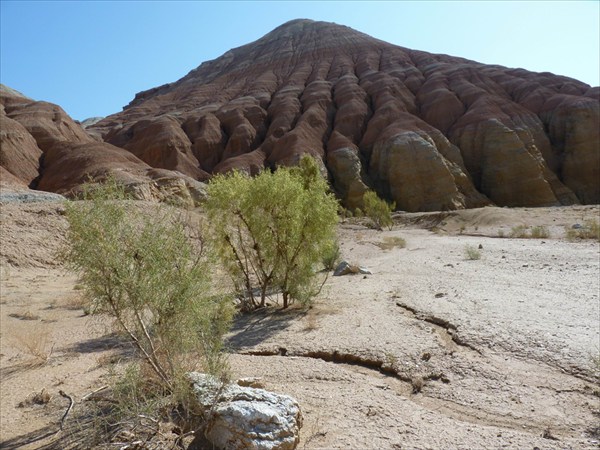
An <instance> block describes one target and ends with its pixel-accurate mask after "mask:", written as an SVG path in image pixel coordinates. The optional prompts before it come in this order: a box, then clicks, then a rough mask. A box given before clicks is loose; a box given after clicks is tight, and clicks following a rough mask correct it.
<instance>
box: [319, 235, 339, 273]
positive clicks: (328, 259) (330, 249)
mask: <svg viewBox="0 0 600 450" xmlns="http://www.w3.org/2000/svg"><path fill="white" fill-rule="evenodd" d="M340 259H341V253H340V245H339V244H338V242H337V240H334V241H331V243H330V245H329V246H327V247H326V248H325V250H324V252H323V257H322V259H321V261H322V262H323V267H324V268H325V270H327V271H332V270H334V269H335V267H336V266H337V265H338V263H339V262H340Z"/></svg>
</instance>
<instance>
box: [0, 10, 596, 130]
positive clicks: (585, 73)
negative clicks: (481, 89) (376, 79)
mask: <svg viewBox="0 0 600 450" xmlns="http://www.w3.org/2000/svg"><path fill="white" fill-rule="evenodd" d="M0 12H1V17H0V22H1V23H0V24H1V27H0V33H1V34H0V80H1V82H2V83H4V84H6V85H8V86H10V87H12V88H14V89H16V90H18V91H20V92H22V93H23V94H25V95H27V96H29V97H32V98H34V99H36V100H46V101H50V102H53V103H57V104H59V105H60V106H62V107H63V108H64V109H65V110H66V111H67V113H69V114H70V115H71V116H72V117H73V118H75V119H79V120H83V119H85V118H87V117H92V116H106V115H109V114H112V113H116V112H119V111H120V110H121V108H122V107H123V106H124V105H126V104H127V103H129V102H130V101H131V100H132V99H133V97H134V96H135V94H136V93H137V92H139V91H142V90H145V89H149V88H152V87H155V86H158V85H161V84H164V83H169V82H172V81H176V80H178V79H179V78H181V77H183V76H184V75H186V74H187V73H188V72H189V71H190V70H192V69H194V68H196V67H197V66H199V65H200V63H202V62H203V61H206V60H210V59H214V58H217V57H218V56H220V55H222V54H223V53H225V52H226V51H227V50H229V49H231V48H234V47H238V46H240V45H244V44H247V43H249V42H251V41H254V40H256V39H258V38H260V37H261V36H263V35H264V34H266V33H268V32H269V31H271V30H272V29H273V28H275V27H277V26H279V25H281V24H282V23H284V22H286V21H288V20H291V19H297V18H308V19H313V20H324V21H328V22H335V23H338V24H342V25H347V26H350V27H352V28H354V29H356V30H359V31H362V32H363V33H366V34H369V35H371V36H373V37H376V38H378V39H382V40H384V41H388V42H390V43H393V44H397V45H401V46H403V47H408V48H412V49H417V50H424V51H428V52H432V53H446V54H449V55H453V56H461V57H464V58H468V59H472V60H475V61H479V62H483V63H489V64H500V65H504V66H507V67H523V68H525V69H528V70H532V71H537V72H552V73H556V74H559V75H565V76H569V77H572V78H576V79H578V80H580V81H583V82H585V83H588V84H590V85H593V86H597V85H599V84H600V75H599V70H600V62H599V57H600V56H599V55H600V29H599V22H600V2H598V1H567V2H559V1H532V2H524V1H499V2H491V1H480V2H477V1H466V2H453V1H439V2H426V1H418V2H410V1H399V2H391V1H386V2H375V1H369V2H358V1H356V2H342V1H335V2H316V1H313V2H288V1H286V2H275V1H265V2H258V1H241V2H225V1H218V2H193V1H187V2H175V1H170V2H160V1H154V2H145V1H132V2H126V1H114V2H112V1H97V2H92V1H79V2H77V1H62V2H51V1H33V2H27V1H7V0H0Z"/></svg>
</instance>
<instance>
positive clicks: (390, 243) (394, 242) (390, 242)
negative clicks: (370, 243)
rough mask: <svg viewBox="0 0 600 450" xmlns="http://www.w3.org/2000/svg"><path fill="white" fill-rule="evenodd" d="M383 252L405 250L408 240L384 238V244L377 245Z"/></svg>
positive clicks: (392, 237)
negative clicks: (397, 249) (395, 248)
mask: <svg viewBox="0 0 600 450" xmlns="http://www.w3.org/2000/svg"><path fill="white" fill-rule="evenodd" d="M375 245H376V246H377V247H379V248H380V249H382V250H391V249H393V248H394V247H398V248H404V247H406V240H405V239H404V238H401V237H400V236H386V237H384V238H383V242H378V243H376V244H375Z"/></svg>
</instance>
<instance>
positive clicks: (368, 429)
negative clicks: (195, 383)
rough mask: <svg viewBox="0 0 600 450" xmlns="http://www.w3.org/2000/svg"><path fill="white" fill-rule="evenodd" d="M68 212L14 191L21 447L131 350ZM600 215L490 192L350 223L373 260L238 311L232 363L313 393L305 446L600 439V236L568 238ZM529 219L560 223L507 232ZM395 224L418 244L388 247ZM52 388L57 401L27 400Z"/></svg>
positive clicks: (2, 325)
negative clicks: (519, 234) (64, 265)
mask: <svg viewBox="0 0 600 450" xmlns="http://www.w3.org/2000/svg"><path fill="white" fill-rule="evenodd" d="M60 211H61V207H60V205H58V204H43V205H42V204H37V205H36V204H30V205H20V206H19V205H8V206H7V205H3V206H2V214H1V220H2V229H1V235H0V237H1V244H2V245H1V247H0V258H1V262H2V265H1V267H2V274H1V285H0V288H1V294H2V295H1V302H0V333H1V339H0V354H1V356H0V374H1V375H2V377H1V383H0V395H1V403H0V424H1V433H0V434H1V437H0V442H2V441H4V444H3V445H4V447H6V448H17V447H18V445H20V444H23V443H25V442H30V443H29V446H28V448H38V446H39V443H40V442H42V441H33V442H32V440H33V438H35V437H36V436H43V435H44V434H46V435H47V434H49V433H50V434H51V433H53V432H54V430H55V429H56V427H57V424H58V421H59V420H60V417H61V416H62V414H63V412H64V410H65V408H66V406H67V404H68V401H66V400H65V399H64V398H62V397H60V396H59V395H58V390H60V389H62V390H63V391H65V392H68V393H70V394H71V395H73V396H74V397H75V398H76V399H80V398H81V397H82V396H83V395H85V394H86V393H88V392H90V391H91V390H93V389H95V388H97V387H99V386H101V385H102V384H103V382H104V379H103V378H102V377H104V376H106V373H107V370H108V367H109V366H110V364H109V363H110V362H114V360H115V359H118V358H119V357H121V356H124V355H125V352H126V349H123V348H122V347H121V346H119V343H118V341H116V340H115V339H114V337H113V336H112V335H111V334H110V329H109V328H108V327H107V325H106V324H101V323H100V324H99V323H98V322H96V321H95V320H92V319H90V317H89V316H86V315H85V314H84V313H83V310H82V306H81V303H80V301H79V290H78V286H77V284H76V280H75V278H74V277H73V276H71V275H68V274H66V273H65V272H64V271H63V270H62V269H61V268H60V266H59V265H57V264H56V262H55V259H54V256H53V255H54V252H55V251H56V249H57V248H58V247H59V245H60V242H61V240H62V236H63V235H64V230H65V224H64V218H63V217H62V215H61V212H60ZM599 214H600V209H598V208H597V207H572V208H546V209H522V210H505V209H503V208H484V209H482V210H478V211H463V212H458V213H437V214H422V215H417V214H414V215H408V214H407V215H402V216H401V217H399V218H398V219H397V220H398V223H399V225H397V226H396V227H395V228H394V230H393V231H385V232H376V231H373V230H369V229H366V228H364V227H361V226H359V225H351V224H342V225H341V227H340V231H339V234H340V242H341V249H342V255H343V257H344V258H346V259H348V260H350V261H353V262H358V263H360V264H361V265H364V266H367V267H368V268H369V269H370V270H371V271H372V272H373V274H372V275H366V276H363V275H356V276H344V277H333V278H330V279H329V280H328V282H327V284H326V285H325V288H324V291H323V292H322V294H321V296H320V297H319V299H318V300H317V302H316V303H315V305H314V307H313V308H312V309H310V310H308V311H303V310H299V309H294V310H290V311H287V312H281V311H278V310H269V311H268V312H263V313H256V314H254V315H251V316H240V317H239V318H238V319H237V321H236V323H235V327H234V329H233V330H232V332H231V334H230V339H229V342H230V346H231V348H232V351H233V354H232V356H231V363H232V368H233V370H234V375H236V376H259V377H262V378H263V380H264V382H265V384H266V387H267V388H268V389H271V390H274V391H277V392H282V393H286V394H290V395H292V396H294V397H296V398H297V400H298V401H299V403H300V405H301V407H302V409H303V413H304V417H305V422H304V427H303V429H302V431H301V437H302V441H301V443H300V448H303V447H304V448H535V447H538V448H540V449H548V448H597V446H598V442H599V440H600V435H599V433H600V430H598V428H597V423H598V421H599V419H600V397H599V395H600V392H599V391H600V386H599V384H598V372H597V368H595V367H594V366H593V364H592V357H593V356H594V355H596V356H597V355H598V353H599V348H598V346H599V345H600V301H599V292H600V284H599V275H600V261H599V245H598V243H597V242H594V241H587V242H567V241H566V240H564V239H562V237H561V236H562V233H564V227H565V226H567V227H570V226H572V225H573V224H574V223H581V222H583V221H584V220H585V219H587V218H597V217H598V215H599ZM520 223H522V224H528V225H546V226H548V227H549V229H550V231H551V236H550V238H546V239H507V238H504V239H501V238H498V237H496V236H497V235H498V230H500V229H503V230H505V231H510V228H511V226H513V225H518V224H520ZM424 227H426V228H431V227H435V230H436V233H433V232H431V231H428V230H426V229H423V228H424ZM461 229H462V234H460V232H461ZM394 237H402V238H404V239H405V240H406V248H398V247H393V248H390V249H388V250H384V249H382V248H381V247H382V246H383V247H386V245H385V244H386V243H387V244H389V243H390V242H393V241H392V239H391V238H394ZM467 245H469V246H473V247H474V248H478V246H479V245H481V247H482V248H481V249H479V250H478V251H479V252H480V254H481V259H479V260H467V259H466V258H465V246H467ZM388 246H389V245H388ZM273 300H275V299H273ZM31 336H33V337H35V336H37V337H38V339H37V341H36V340H35V339H33V343H32V342H31V341H32V338H31ZM35 342H39V343H38V344H37V345H35ZM28 345H29V346H33V348H34V349H36V348H37V349H38V350H39V351H38V353H40V355H39V356H36V355H35V354H33V353H34V352H32V351H31V350H30V349H29V348H28ZM42 389H46V391H47V392H48V393H50V394H51V398H50V400H49V401H48V402H47V403H45V404H42V405H35V404H26V405H24V407H19V404H20V403H22V402H25V403H27V400H28V399H31V398H32V397H31V396H32V394H35V393H39V392H41V391H42ZM594 427H596V428H594ZM26 448H27V447H26Z"/></svg>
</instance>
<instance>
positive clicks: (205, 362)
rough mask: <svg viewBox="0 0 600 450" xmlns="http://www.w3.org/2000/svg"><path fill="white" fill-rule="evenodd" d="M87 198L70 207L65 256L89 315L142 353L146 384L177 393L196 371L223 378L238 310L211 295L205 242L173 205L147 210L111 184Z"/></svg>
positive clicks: (159, 392) (88, 193)
mask: <svg viewBox="0 0 600 450" xmlns="http://www.w3.org/2000/svg"><path fill="white" fill-rule="evenodd" d="M83 195H84V201H79V202H71V203H68V204H67V206H66V217H67V220H68V222H69V231H68V242H69V246H68V248H66V249H65V252H64V255H63V256H64V257H65V258H66V260H67V262H68V263H69V265H70V267H71V268H72V269H73V270H74V271H76V272H77V273H78V274H79V275H80V280H81V281H80V283H81V285H82V286H83V287H84V290H83V293H84V294H85V295H86V297H87V298H88V299H89V302H90V305H91V306H90V312H91V313H106V314H108V315H109V316H111V317H112V318H114V319H115V322H116V324H117V327H118V329H119V330H120V331H121V332H122V333H123V334H124V335H125V336H126V338H127V339H128V340H129V341H130V342H131V344H132V345H133V346H134V347H135V349H136V350H137V352H138V356H139V357H140V361H141V363H140V367H143V368H144V369H145V373H144V380H143V383H144V385H145V386H146V388H147V389H149V390H150V391H152V392H153V393H155V394H157V395H173V394H175V393H176V392H177V391H178V389H179V387H178V386H179V380H180V379H181V377H182V374H183V373H185V372H188V371H191V370H196V369H197V368H198V363H199V362H202V366H203V367H202V369H203V370H204V371H206V372H209V373H212V374H215V375H221V374H223V373H225V372H226V371H225V369H226V361H225V359H224V354H223V352H222V337H223V335H224V333H225V332H227V330H228V328H229V323H230V320H231V315H232V310H231V306H230V302H229V301H228V300H227V299H226V298H224V297H218V296H210V295H209V292H210V280H209V276H208V273H209V271H208V266H207V263H208V261H207V259H206V257H205V255H203V252H202V248H203V247H202V242H201V241H200V242H198V241H193V240H192V239H190V233H191V232H192V230H190V229H188V228H186V225H185V223H184V222H183V221H182V220H180V219H178V215H177V214H176V212H175V211H174V210H173V209H171V208H170V207H166V206H160V207H159V206H158V205H157V206H156V209H153V210H152V211H151V212H148V211H144V210H143V209H142V208H139V207H137V206H136V205H135V204H134V203H133V202H131V201H127V196H126V195H125V191H124V188H123V187H122V186H119V185H118V184H117V183H116V181H114V180H112V179H110V180H108V181H107V183H106V184H105V185H104V186H95V187H94V189H93V190H90V189H88V188H87V187H84V191H83Z"/></svg>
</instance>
